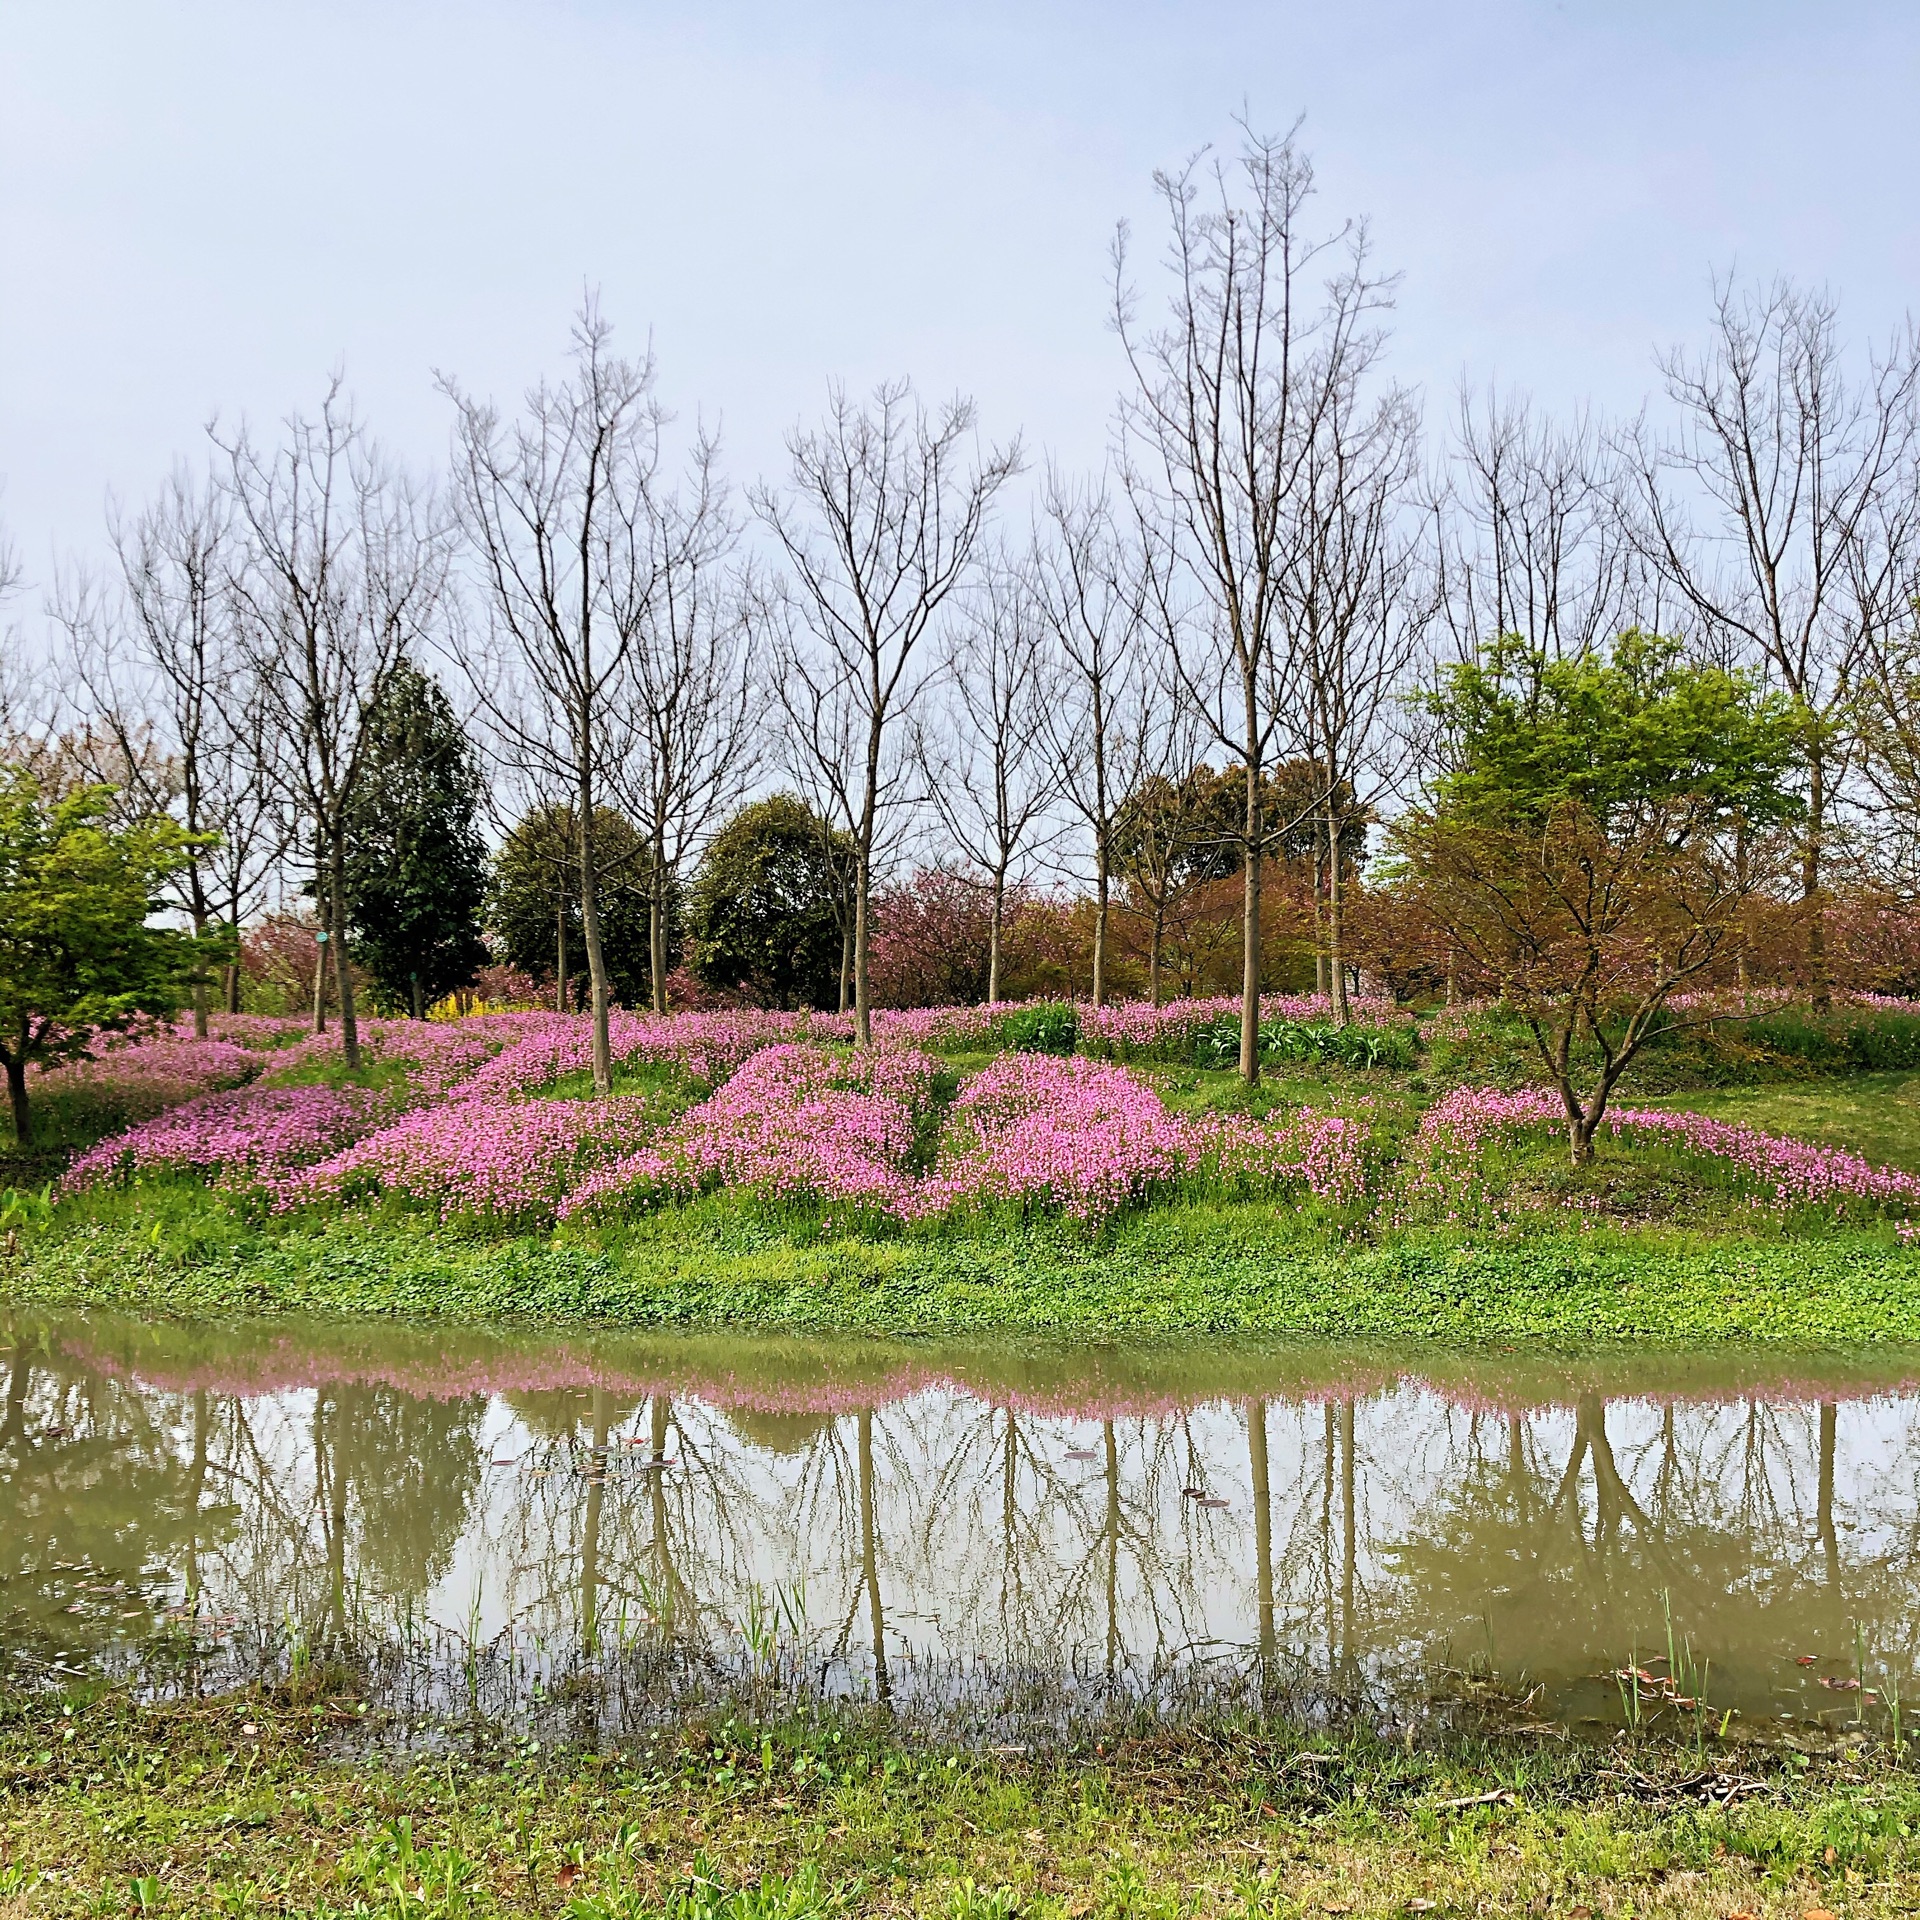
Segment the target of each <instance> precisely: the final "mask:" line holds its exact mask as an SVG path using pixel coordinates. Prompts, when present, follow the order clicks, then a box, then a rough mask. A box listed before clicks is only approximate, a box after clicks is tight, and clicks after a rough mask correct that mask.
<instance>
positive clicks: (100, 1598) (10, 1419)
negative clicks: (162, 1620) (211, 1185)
mask: <svg viewBox="0 0 1920 1920" xmlns="http://www.w3.org/2000/svg"><path fill="white" fill-rule="evenodd" d="M11 1331H12V1348H11V1352H10V1353H9V1354H8V1355H7V1359H6V1367H7V1372H6V1398H5V1411H4V1414H0V1624H3V1627H4V1633H5V1636H6V1639H7V1641H9V1642H10V1643H11V1644H13V1645H15V1646H23V1645H24V1646H31V1647H34V1648H36V1649H37V1650H38V1651H39V1652H40V1653H41V1654H43V1655H44V1654H48V1653H52V1652H58V1651H65V1652H67V1653H69V1654H79V1655H83V1656H91V1655H93V1654H96V1653H98V1652H100V1651H102V1650H103V1649H105V1648H106V1647H108V1646H111V1645H112V1644H113V1643H114V1642H115V1641H117V1640H119V1639H121V1638H122V1637H124V1635H125V1634H126V1633H127V1631H128V1626H129V1622H128V1620H127V1618H126V1616H129V1615H131V1616H135V1617H137V1618H138V1619H139V1621H140V1622H141V1623H142V1624H143V1625H144V1624H145V1623H146V1622H147V1621H149V1620H150V1619H151V1617H152V1604H151V1601H150V1600H149V1599H147V1598H144V1597H143V1596H144V1595H145V1594H146V1593H147V1592H148V1590H149V1589H150V1587H151V1586H152V1585H153V1584H155V1583H156V1577H157V1578H158V1579H164V1577H165V1569H167V1568H168V1567H169V1566H170V1565H171V1564H173V1563H175V1562H176V1561H178V1560H190V1559H191V1558H192V1557H193V1549H194V1544H195V1541H196V1537H197V1536H198V1535H199V1534H200V1533H201V1532H202V1530H203V1529H204V1530H208V1531H216V1530H217V1524H218V1523H217V1521H214V1520H211V1519H209V1518H208V1517H204V1516H202V1515H201V1513H200V1508H199V1493H200V1486H201V1478H202V1476H200V1475H198V1474H197V1473H196V1468H195V1459H194V1449H193V1442H192V1440H191V1439H188V1438H186V1437H185V1436H183V1433H182V1427H183V1426H186V1427H188V1428H189V1429H190V1428H191V1425H192V1422H191V1417H190V1415H189V1416H188V1417H187V1418H186V1419H185V1420H183V1418H182V1415H183V1408H182V1405H181V1402H180V1401H179V1399H177V1398H176V1397H173V1396H149V1395H146V1394H143V1393H141V1392H140V1391H139V1390H138V1389H137V1388H136V1387H133V1386H131V1385H129V1384H127V1383H125V1382H122V1381H120V1380H117V1379H114V1378H112V1377H109V1376H102V1375H99V1374H95V1373H92V1372H89V1371H86V1370H83V1369H79V1368H75V1367H73V1366H71V1365H69V1364H67V1363H65V1362H64V1361H63V1360H62V1359H61V1358H60V1356H58V1355H57V1354H56V1353H55V1352H53V1351H52V1349H51V1348H50V1347H48V1346H47V1345H46V1344H45V1343H43V1342H39V1341H36V1340H35V1339H34V1338H33V1337H32V1336H31V1334H30V1333H29V1332H27V1331H26V1330H25V1329H23V1328H16V1329H13V1330H11Z"/></svg>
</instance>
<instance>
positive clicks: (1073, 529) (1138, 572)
mask: <svg viewBox="0 0 1920 1920" xmlns="http://www.w3.org/2000/svg"><path fill="white" fill-rule="evenodd" d="M1034 572H1035V577H1036V579H1037V582H1038V585H1039V595H1040V608H1041V611H1042V613H1043V614H1044V616H1045V618H1046V621H1047V624H1048V626H1049V627H1050V628H1051V629H1052V633H1053V640H1054V645H1055V646H1056V648H1057V649H1058V650H1059V654H1060V657H1061V660H1062V662H1063V664H1064V666H1065V669H1066V671H1065V673H1064V674H1063V676H1062V686H1061V695H1060V698H1059V700H1058V701H1056V702H1055V703H1054V707H1053V715H1054V719H1053V727H1052V738H1053V748H1054V755H1055V759H1056V761H1057V762H1058V765H1059V768H1060V776H1061V789H1062V792H1063V794H1064V797H1065V799H1066V801H1067V803H1068V805H1069V806H1070V807H1071V808H1072V809H1073V811H1074V812H1075V813H1077V814H1078V815H1079V816H1080V818H1081V819H1082V820H1083V821H1084V822H1085V823H1086V827H1087V832H1088V836H1089V838H1090V839H1091V841H1092V843H1093V1004H1094V1005H1095V1006H1096V1007H1100V1006H1105V1005H1106V1000H1107V953H1108V936H1109V925H1110V920H1111V915H1112V894H1113V874H1114V849H1113V835H1114V823H1115V820H1116V818H1117V817H1118V813H1119V810H1120V808H1121V806H1122V804H1123V803H1124V801H1125V799H1126V795H1127V791H1128V788H1129V786H1130V785H1131V783H1132V781H1133V779H1134V778H1135V777H1136V776H1137V774H1138V771H1139V769H1138V767H1137V766H1135V765H1134V764H1133V756H1131V755H1129V753H1128V752H1127V751H1126V750H1127V748H1128V747H1129V746H1130V745H1132V744H1134V743H1136V741H1137V738H1138V735H1139V725H1138V723H1139V722H1140V721H1141V720H1143V719H1144V718H1145V715H1146V711H1147V708H1148V706H1149V704H1150V702H1149V700H1148V699H1147V697H1146V689H1145V686H1144V683H1143V676H1144V674H1145V663H1144V660H1143V657H1142V656H1143V643H1144V638H1145V634H1146V623H1147V602H1148V580H1147V569H1146V566H1145V565H1144V562H1143V558H1142V556H1141V555H1140V554H1139V553H1138V551H1137V550H1136V549H1135V548H1134V547H1133V546H1132V545H1131V544H1130V543H1129V541H1128V539H1127V538H1126V536H1125V535H1124V534H1123V532H1122V531H1121V529H1120V527H1119V525H1118V524H1117V523H1116V520H1115V517H1114V513H1113V507H1112V502H1111V501H1110V500H1109V498H1108V496H1107V494H1106V492H1105V490H1104V488H1096V487H1087V486H1079V487H1076V486H1073V485H1072V484H1070V483H1068V482H1066V481H1063V480H1062V479H1061V478H1060V477H1059V476H1057V475H1054V474H1049V475H1048V479H1047V489H1046V496H1045V502H1044V517H1043V519H1042V522H1041V526H1040V528H1039V530H1038V531H1037V533H1036V535H1035V540H1034Z"/></svg>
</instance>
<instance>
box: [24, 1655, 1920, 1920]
mask: <svg viewBox="0 0 1920 1920" xmlns="http://www.w3.org/2000/svg"><path fill="white" fill-rule="evenodd" d="M367 1725H368V1721H367V1719H366V1718H365V1717H364V1716H363V1715H362V1714H361V1712H360V1711H359V1708H358V1703H356V1702H354V1701H353V1700H351V1699H350V1698H347V1697H345V1696H344V1695H339V1694H334V1695H331V1696H329V1695H325V1694H323V1693H322V1692H321V1691H320V1690H319V1689H317V1688H313V1689H309V1690H308V1697H305V1698H295V1697H292V1696H290V1695H289V1694H288V1693H287V1691H286V1690H284V1689H283V1690H280V1691H277V1692H275V1693H272V1694H269V1693H264V1692H256V1693H253V1694H250V1695H241V1696H229V1697H226V1698H217V1699H211V1700H200V1701H195V1702H192V1703H185V1704H173V1705H153V1704H148V1705H142V1704H139V1703H137V1702H134V1701H132V1700H130V1699H129V1698H127V1697H126V1696H125V1695H123V1694H119V1693H116V1692H112V1691H107V1692H101V1693H95V1694H92V1695H88V1694H84V1693H82V1694H76V1695H72V1696H68V1697H66V1698H60V1697H57V1696H52V1695H47V1696H32V1697H22V1696H14V1697H13V1698H11V1699H9V1700H8V1701H6V1702H5V1703H4V1705H0V1914H7V1915H9V1916H11V1915H14V1914H25V1913H28V1912H32V1913H37V1914H51V1915H68V1914H71V1915H83V1914H84V1915H91V1914H112V1913H118V1914H126V1913H128V1912H132V1913H135V1914H151V1913H164V1914H177V1915H189V1914H279V1913H301V1914H314V1915H321V1914H325V1915H332V1914H348V1913H353V1914H379V1915H392V1916H395V1920H401V1917H402V1916H406V1917H407V1920H429V1917H431V1916H442V1915H446V1916H452V1915H466V1916H490V1915H496V1914H498V1915H508V1914H512V1915H518V1914H548V1915H551V1914H565V1915H567V1916H568V1917H569V1920H621V1917H624V1916H642V1915H647V1916H651V1915H673V1916H675V1920H814V1916H816V1915H818V1916H830V1915H842V1914H844V1915H866V1914H887V1915H927V1916H938V1920H1011V1916H1013V1915H1015V1914H1031V1915H1034V1916H1036V1920H1042V1917H1044V1920H1055V1917H1056V1916H1057V1917H1058V1920H1080V1917H1082V1916H1100V1917H1101V1920H1106V1917H1107V1916H1113V1917H1114V1920H1157V1917H1159V1916H1167V1920H1172V1917H1173V1916H1181V1915H1187V1914H1206V1915H1215V1914H1226V1915H1234V1916H1241V1915H1244V1916H1247V1917H1248V1920H1255V1916H1260V1917H1262V1920H1264V1917H1265V1916H1274V1920H1281V1917H1283V1916H1284V1917H1286V1920H1292V1917H1293V1916H1299V1915H1305V1914H1321V1913H1334V1914H1354V1915H1363V1916H1365V1915H1375V1914H1379V1915H1396V1916H1398V1915H1403V1914H1407V1913H1424V1912H1438V1913H1443V1914H1454V1913H1475V1912H1486V1911H1490V1910H1491V1911H1503V1912H1504V1911H1512V1912H1521V1911H1529V1912H1536V1913H1545V1912H1558V1913H1575V1914H1578V1913H1580V1912H1582V1911H1583V1910H1586V1911H1588V1912H1592V1913H1603V1914H1608V1915H1612V1914H1620V1915H1623V1916H1624V1915H1645V1914H1663V1915H1666V1914H1670V1915H1674V1916H1687V1917H1688V1920H1691V1916H1695V1915H1698V1916H1713V1920H1724V1917H1725V1916H1727V1915H1729V1914H1735V1913H1750V1914H1754V1915H1756V1916H1757V1915H1769V1916H1770V1915H1776V1914H1780V1915H1792V1916H1795V1920H1798V1916H1800V1915H1802V1914H1804V1913H1806V1912H1807V1911H1808V1910H1810V1909H1813V1908H1821V1909H1825V1910H1827V1911H1830V1912H1841V1913H1845V1914H1860V1915H1868V1914H1882V1913H1895V1912H1901V1911H1905V1910H1909V1909H1910V1908H1911V1907H1912V1906H1913V1904H1914V1903H1915V1900H1916V1898H1920V1876H1917V1873H1916V1869H1917V1868H1920V1857H1917V1856H1920V1841H1916V1839H1915V1838H1914V1835H1915V1833H1916V1831H1920V1781H1917V1780H1916V1778H1915V1776H1914V1775H1913V1774H1912V1773H1911V1772H1909V1771H1908V1770H1906V1769H1905V1768H1904V1767H1903V1766H1899V1765H1896V1764H1894V1763H1893V1762H1892V1761H1891V1759H1890V1758H1889V1757H1888V1756H1887V1755H1885V1754H1884V1753H1882V1752H1874V1751H1869V1750H1866V1749H1863V1748H1847V1747H1845V1746H1842V1747H1839V1748H1837V1749H1834V1750H1831V1751H1827V1752H1822V1753H1818V1754H1813V1753H1806V1752H1797V1751H1793V1750H1779V1749H1772V1750H1769V1749H1757V1748H1745V1747H1738V1746H1734V1747H1729V1746H1726V1745H1723V1744H1721V1743H1718V1742H1712V1743H1710V1745H1709V1749H1708V1751H1707V1752H1706V1753H1705V1754H1704V1756H1701V1755H1696V1754H1695V1753H1694V1752H1693V1751H1692V1750H1691V1749H1689V1750H1686V1751H1684V1752H1681V1751H1663V1750H1661V1749H1658V1748H1654V1747H1651V1746H1648V1745H1645V1744H1637V1745H1624V1744H1622V1745H1614V1746H1600V1745H1598V1744H1587V1743H1582V1742H1578V1741H1568V1740H1564V1739H1558V1738H1553V1737H1539V1736H1530V1735H1527V1734H1524V1733H1520V1734H1514V1733H1492V1734H1484V1735H1483V1734H1476V1733H1471V1732H1469V1733H1443V1734H1439V1735H1429V1736H1423V1735H1422V1734H1421V1733H1420V1732H1419V1731H1418V1730H1416V1731H1415V1732H1413V1733H1411V1734H1409V1735H1407V1736H1405V1737H1403V1738H1396V1739H1386V1738H1381V1737H1378V1736H1375V1735H1373V1734H1371V1733H1367V1732H1362V1731H1341V1730H1338V1729H1335V1730H1332V1731H1323V1732H1320V1733H1317V1734H1316V1733H1310V1732H1307V1731H1305V1730H1303V1729H1301V1728H1299V1727H1298V1726H1288V1725H1273V1724H1263V1723H1238V1722H1226V1723H1222V1724H1219V1725H1214V1726H1197V1727H1189V1728H1183V1729H1165V1730H1161V1731H1158V1732H1148V1731H1141V1732H1139V1733H1137V1734H1136V1735H1135V1736H1134V1737H1126V1736H1125V1735H1124V1734H1122V1735H1121V1736H1120V1737H1117V1738H1115V1739H1114V1740H1113V1741H1112V1743H1111V1744H1105V1743H1103V1745H1102V1746H1101V1747H1098V1748H1095V1749H1094V1750H1092V1751H1088V1750H1086V1749H1084V1748H1082V1749H1080V1750H1067V1751H1061V1752H1056V1753H1051V1754H1026V1753H1019V1752H1015V1753H994V1752H988V1753H981V1752H978V1751H968V1750H966V1749H964V1748H954V1747H950V1746H942V1745H940V1744H927V1743H923V1742H920V1741H917V1740H914V1739H912V1738H909V1737H907V1736H905V1735H904V1734H902V1733H899V1732H896V1731H895V1730H893V1729H892V1728H890V1726H889V1724H888V1723H887V1721H886V1720H885V1718H884V1717H883V1716H882V1715H881V1714H880V1713H878V1712H877V1711H875V1710H872V1709H860V1708H857V1707H849V1708H846V1709H843V1710H842V1711H841V1712H839V1713H838V1714H836V1715H831V1716H826V1717H815V1718H809V1719H800V1720H789V1721H777V1720H776V1721H771V1722H767V1723H764V1724H748V1723H744V1722H738V1721H726V1722H719V1723H714V1722H708V1723H692V1724H689V1725H687V1726H685V1727H681V1728H675V1729H673V1730H671V1731H668V1732H664V1733H660V1734H653V1735H640V1736H638V1737H634V1738H630V1739H626V1740H620V1741H609V1742H608V1743H607V1745H606V1746H605V1747H604V1748H603V1749H602V1750H599V1751H594V1750H591V1749H587V1748H566V1749H560V1750H548V1751H541V1750H538V1749H537V1748H536V1747H535V1746H534V1745H533V1744H532V1743H528V1742H522V1743H517V1744H516V1743H513V1742H510V1741H506V1740H503V1739H501V1738H499V1737H498V1736H496V1735H490V1734H489V1733H488V1732H487V1731H486V1730H484V1729H480V1730H469V1731H468V1734H467V1737H465V1738H460V1737H455V1738H453V1739H451V1740H448V1741H447V1742H446V1743H445V1744H435V1745H434V1746H433V1747H431V1748H430V1749H429V1750H427V1751H425V1752H423V1754H422V1755H421V1757H419V1758H417V1759H413V1760H408V1759H405V1758H382V1757H381V1753H380V1749H379V1747H378V1746H377V1745H374V1746H371V1747H369V1746H368V1745H367V1743H366V1741H365V1736H364V1729H365V1728H366V1727H367ZM1702 1759H1704V1766H1703V1765H1702ZM1702 1774H1704V1775H1705V1776H1706V1780H1707V1782H1708V1785H1709V1791H1711V1783H1712V1782H1713V1780H1714V1778H1715V1776H1716V1775H1718V1776H1719V1777H1721V1778H1724V1779H1726V1780H1738V1781H1741V1782H1743V1783H1745V1785H1746V1787H1747V1788H1748V1790H1747V1791H1745V1792H1743V1793H1742V1794H1741V1795H1740V1796H1738V1797H1736V1798H1735V1799H1734V1800H1733V1802H1732V1803H1731V1804H1729V1805H1725V1806H1722V1805H1719V1804H1716V1803H1715V1802H1713V1801H1712V1800H1710V1799H1708V1800H1703V1798H1702V1796H1701V1792H1700V1789H1699V1788H1698V1787H1694V1788H1691V1789H1690V1788H1688V1786H1687V1785H1686V1784H1685V1783H1686V1782H1687V1781H1688V1780H1691V1779H1697V1778H1698V1777H1699V1776H1701V1775H1702Z"/></svg>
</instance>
